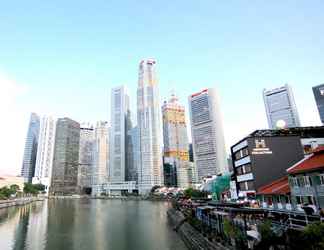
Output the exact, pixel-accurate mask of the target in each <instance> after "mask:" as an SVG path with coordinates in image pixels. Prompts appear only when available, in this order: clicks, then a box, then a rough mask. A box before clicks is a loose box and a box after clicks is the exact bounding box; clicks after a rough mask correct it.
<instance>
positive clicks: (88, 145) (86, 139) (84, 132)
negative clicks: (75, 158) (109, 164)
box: [78, 123, 95, 192]
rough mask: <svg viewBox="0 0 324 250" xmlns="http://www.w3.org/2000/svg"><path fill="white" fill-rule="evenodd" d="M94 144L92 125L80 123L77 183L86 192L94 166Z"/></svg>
mask: <svg viewBox="0 0 324 250" xmlns="http://www.w3.org/2000/svg"><path fill="white" fill-rule="evenodd" d="M94 144H95V135H94V129H93V126H92V125H90V124H85V123H83V124H81V127H80V146H79V172H78V185H79V186H80V187H81V190H82V192H88V191H87V190H88V189H89V188H90V187H91V178H92V174H93V170H94V169H93V168H94Z"/></svg>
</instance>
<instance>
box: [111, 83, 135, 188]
mask: <svg viewBox="0 0 324 250" xmlns="http://www.w3.org/2000/svg"><path fill="white" fill-rule="evenodd" d="M128 115H130V111H129V96H128V94H127V89H126V88H125V87H124V86H121V87H116V88H113V89H112V91H111V129H110V162H111V165H110V168H109V181H110V182H124V181H125V180H126V168H127V162H126V161H127V156H128V155H127V144H128V143H130V142H129V141H128V139H129V137H128V130H129V129H128V126H127V125H129V124H128V118H127V116H128Z"/></svg>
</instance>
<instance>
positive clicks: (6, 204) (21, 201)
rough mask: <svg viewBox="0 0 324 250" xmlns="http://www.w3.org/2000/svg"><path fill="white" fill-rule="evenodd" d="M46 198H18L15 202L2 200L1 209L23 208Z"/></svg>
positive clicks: (0, 201) (0, 202)
mask: <svg viewBox="0 0 324 250" xmlns="http://www.w3.org/2000/svg"><path fill="white" fill-rule="evenodd" d="M43 200H44V198H38V197H24V198H17V199H13V200H0V209H1V208H6V207H12V206H22V205H25V204H28V203H31V202H34V201H43Z"/></svg>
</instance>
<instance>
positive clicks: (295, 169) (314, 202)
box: [287, 146, 324, 212]
mask: <svg viewBox="0 0 324 250" xmlns="http://www.w3.org/2000/svg"><path fill="white" fill-rule="evenodd" d="M287 173H288V176H289V185H290V189H291V200H292V202H293V204H294V206H295V209H296V210H298V211H303V209H302V206H303V205H305V204H307V206H309V207H312V209H313V210H314V212H319V209H320V208H323V207H324V147H323V146H321V147H318V148H316V149H314V150H313V152H312V153H311V154H309V155H307V156H306V157H305V158H303V159H302V160H301V161H299V162H297V163H295V164H294V165H293V166H292V167H290V168H288V169H287Z"/></svg>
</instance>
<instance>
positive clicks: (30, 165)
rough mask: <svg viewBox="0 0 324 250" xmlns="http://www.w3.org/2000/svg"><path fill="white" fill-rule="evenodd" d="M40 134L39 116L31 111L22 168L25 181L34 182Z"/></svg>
mask: <svg viewBox="0 0 324 250" xmlns="http://www.w3.org/2000/svg"><path fill="white" fill-rule="evenodd" d="M38 135H39V116H38V115H37V114H35V113H31V115H30V120H29V125H28V131H27V137H26V141H25V150H24V158H23V164H22V168H21V176H22V177H24V180H25V182H32V178H33V176H34V173H35V165H36V155H37V146H38Z"/></svg>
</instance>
